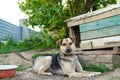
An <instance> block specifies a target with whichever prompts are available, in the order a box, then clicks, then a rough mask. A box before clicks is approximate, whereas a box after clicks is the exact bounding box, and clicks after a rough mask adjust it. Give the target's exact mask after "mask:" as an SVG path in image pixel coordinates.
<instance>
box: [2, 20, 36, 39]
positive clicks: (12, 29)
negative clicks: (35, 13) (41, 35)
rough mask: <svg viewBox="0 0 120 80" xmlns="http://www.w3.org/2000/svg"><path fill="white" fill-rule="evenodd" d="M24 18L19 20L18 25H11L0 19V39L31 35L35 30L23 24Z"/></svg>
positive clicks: (22, 37)
mask: <svg viewBox="0 0 120 80" xmlns="http://www.w3.org/2000/svg"><path fill="white" fill-rule="evenodd" d="M23 22H24V20H20V26H16V25H13V24H11V23H9V22H6V21H4V20H2V19H0V41H1V40H3V41H5V40H6V39H7V38H11V37H12V38H13V39H14V40H15V41H19V40H23V39H25V38H29V37H30V36H31V35H33V34H36V33H37V32H35V31H33V30H31V29H29V28H27V27H26V26H25V25H24V24H23Z"/></svg>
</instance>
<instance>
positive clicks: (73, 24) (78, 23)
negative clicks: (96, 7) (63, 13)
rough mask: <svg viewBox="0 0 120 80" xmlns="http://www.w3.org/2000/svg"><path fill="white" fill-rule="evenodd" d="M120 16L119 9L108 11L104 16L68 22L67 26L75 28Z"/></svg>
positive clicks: (98, 15)
mask: <svg viewBox="0 0 120 80" xmlns="http://www.w3.org/2000/svg"><path fill="white" fill-rule="evenodd" d="M93 14H94V13H93ZM119 14H120V8H117V9H113V10H110V11H106V12H104V13H102V14H97V15H93V16H89V17H86V18H80V19H79V20H71V21H69V22H67V26H68V27H73V26H76V25H80V24H83V23H87V22H91V21H95V20H99V19H103V18H107V17H110V16H115V15H119Z"/></svg>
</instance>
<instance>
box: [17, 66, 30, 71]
mask: <svg viewBox="0 0 120 80" xmlns="http://www.w3.org/2000/svg"><path fill="white" fill-rule="evenodd" d="M28 68H31V66H27V67H25V66H23V65H19V66H18V68H17V69H16V71H24V70H26V69H28Z"/></svg>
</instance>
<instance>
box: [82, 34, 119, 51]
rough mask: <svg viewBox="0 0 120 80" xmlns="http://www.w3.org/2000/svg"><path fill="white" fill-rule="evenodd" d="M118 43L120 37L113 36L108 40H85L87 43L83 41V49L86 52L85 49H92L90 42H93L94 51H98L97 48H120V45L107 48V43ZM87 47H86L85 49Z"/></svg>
mask: <svg viewBox="0 0 120 80" xmlns="http://www.w3.org/2000/svg"><path fill="white" fill-rule="evenodd" d="M115 41H116V42H117V41H120V36H113V37H107V38H99V39H92V40H85V41H81V44H80V46H81V49H82V50H83V49H84V50H85V49H91V48H90V46H91V44H90V42H92V46H93V49H97V48H107V47H114V46H120V45H114V46H113V45H111V46H110V45H109V46H106V45H105V43H107V42H115ZM85 46H86V47H85ZM88 46H89V47H88Z"/></svg>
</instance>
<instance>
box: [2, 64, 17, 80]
mask: <svg viewBox="0 0 120 80" xmlns="http://www.w3.org/2000/svg"><path fill="white" fill-rule="evenodd" d="M17 67H18V66H15V65H0V78H11V77H14V76H15V73H16V68H17Z"/></svg>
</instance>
